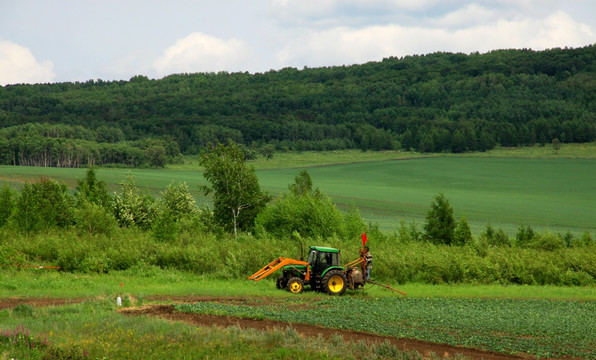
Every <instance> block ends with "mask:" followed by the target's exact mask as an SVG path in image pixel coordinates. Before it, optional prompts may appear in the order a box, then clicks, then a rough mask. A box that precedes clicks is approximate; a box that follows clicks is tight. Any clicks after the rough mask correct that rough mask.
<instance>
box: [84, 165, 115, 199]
mask: <svg viewBox="0 0 596 360" xmlns="http://www.w3.org/2000/svg"><path fill="white" fill-rule="evenodd" d="M76 199H77V204H78V205H81V204H82V203H84V202H89V203H92V204H96V205H100V206H102V207H105V208H107V207H109V206H110V202H111V200H112V199H111V198H110V195H109V194H108V190H107V189H106V183H105V181H102V180H97V176H96V175H95V169H94V168H89V170H87V175H86V176H85V178H84V179H81V180H77V192H76Z"/></svg>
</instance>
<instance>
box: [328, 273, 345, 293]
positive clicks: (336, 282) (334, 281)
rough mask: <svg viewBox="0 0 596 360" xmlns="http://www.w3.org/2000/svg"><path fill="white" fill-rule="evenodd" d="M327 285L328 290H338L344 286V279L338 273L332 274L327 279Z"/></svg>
mask: <svg viewBox="0 0 596 360" xmlns="http://www.w3.org/2000/svg"><path fill="white" fill-rule="evenodd" d="M328 287H329V290H331V291H332V292H334V293H336V292H340V291H341V289H343V288H344V279H343V278H342V277H341V276H339V275H333V276H332V277H331V278H330V279H329V285H328Z"/></svg>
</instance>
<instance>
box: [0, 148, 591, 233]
mask: <svg viewBox="0 0 596 360" xmlns="http://www.w3.org/2000/svg"><path fill="white" fill-rule="evenodd" d="M566 149H568V150H566ZM595 149H596V146H593V145H584V147H580V145H577V146H569V147H567V146H564V147H563V149H562V150H561V151H560V152H559V153H557V154H555V153H554V152H553V150H552V149H549V148H548V147H543V148H540V147H538V148H528V149H526V150H525V151H524V150H517V149H503V150H500V151H496V152H491V153H488V154H484V153H482V154H465V155H463V156H453V155H445V156H431V157H423V156H420V154H411V153H398V152H379V153H370V152H369V153H364V152H358V151H343V152H325V153H279V154H276V156H275V157H274V159H272V160H264V159H259V160H256V161H251V162H250V163H251V165H254V166H255V168H256V169H257V175H258V178H259V182H260V184H261V187H262V188H263V189H265V190H267V191H268V192H269V193H270V194H271V195H273V196H280V195H283V194H284V193H286V192H287V191H288V190H287V189H288V185H289V184H290V183H293V181H294V177H295V176H296V174H297V173H298V171H299V170H300V169H302V168H306V169H308V171H309V173H310V175H311V177H312V179H313V182H314V186H315V187H318V188H320V189H321V190H322V191H323V192H324V193H326V194H328V195H329V196H330V197H331V198H332V200H333V202H335V203H336V204H337V205H338V206H339V207H340V208H342V209H348V208H350V207H352V206H355V207H357V208H358V209H359V210H360V213H361V215H362V216H363V218H364V219H365V221H367V222H371V223H373V224H374V223H376V224H378V225H379V228H380V229H381V230H382V231H385V232H394V231H396V230H397V228H398V226H399V225H400V222H401V221H405V222H406V223H408V224H410V223H411V222H415V223H416V224H417V225H418V228H419V229H421V228H422V225H423V223H424V217H425V215H426V213H427V211H428V209H429V207H430V204H431V202H432V201H433V198H434V196H435V195H437V194H438V193H440V192H443V193H444V194H445V196H446V197H447V198H448V199H449V201H450V202H451V204H452V206H453V208H454V210H455V216H456V217H457V218H459V217H466V218H467V219H468V221H469V223H470V225H471V227H472V230H473V232H474V233H475V234H478V233H479V232H480V231H482V230H483V229H484V228H485V226H486V225H487V224H488V223H490V224H491V225H492V226H494V227H497V228H502V229H503V230H505V231H506V232H507V233H509V234H510V235H514V234H515V232H516V230H517V228H518V227H519V225H522V224H523V225H530V226H532V227H533V228H534V229H535V230H538V231H542V230H545V229H550V230H551V231H554V232H561V233H565V232H567V231H569V232H571V233H573V234H575V235H577V236H579V235H580V234H581V233H583V232H584V231H586V230H588V231H590V232H594V230H595V229H596V206H595V205H594V204H596V181H595V180H594V179H596V159H594V158H591V157H590V155H592V154H596V152H594V151H592V150H595ZM564 151H568V153H564ZM561 154H563V155H565V156H566V157H564V158H563V155H561ZM189 164H194V162H193V161H189V162H187V164H186V165H177V166H173V167H172V168H168V169H162V170H153V169H130V170H128V169H118V168H100V169H97V176H98V178H99V179H101V180H104V181H106V182H107V183H108V188H109V189H110V190H111V191H118V184H119V183H120V182H122V181H123V180H124V179H125V176H126V173H127V172H128V171H131V173H132V174H133V175H134V176H135V179H136V182H137V185H138V186H140V187H142V188H145V189H147V190H148V191H149V192H151V193H152V194H153V195H154V196H158V195H159V192H160V191H163V190H164V189H165V188H166V187H167V186H168V184H170V183H172V182H175V183H176V182H182V181H185V182H187V183H188V185H189V187H190V189H191V191H192V192H193V193H194V195H195V196H196V197H197V200H198V202H199V203H200V204H207V203H208V199H206V198H204V197H203V196H202V195H201V194H200V193H199V190H198V188H199V185H206V184H207V183H206V181H205V180H204V178H203V176H202V172H201V171H200V169H199V168H198V165H196V164H195V166H191V165H189ZM85 171H86V170H85V169H60V168H39V167H10V166H1V167H0V181H8V182H9V183H11V184H12V185H15V186H17V184H19V183H22V182H24V181H34V180H36V179H38V178H39V177H40V176H46V177H51V178H54V179H56V180H58V181H60V182H63V183H66V184H67V185H68V186H70V187H71V188H74V187H75V186H76V179H80V178H83V177H84V175H85Z"/></svg>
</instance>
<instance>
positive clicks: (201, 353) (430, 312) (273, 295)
mask: <svg viewBox="0 0 596 360" xmlns="http://www.w3.org/2000/svg"><path fill="white" fill-rule="evenodd" d="M0 277H1V278H2V281H1V282H0V298H2V299H5V298H11V297H20V298H67V299H84V300H85V301H84V302H82V303H79V304H73V305H65V306H60V307H56V306H49V307H32V306H30V305H19V306H17V307H16V308H13V309H4V310H0V354H2V358H30V359H41V358H43V357H42V356H48V358H53V359H61V358H69V359H87V358H104V357H105V358H108V359H111V358H128V359H162V358H170V359H185V358H188V356H189V354H192V356H193V358H196V357H199V358H219V359H233V358H254V359H258V358H295V357H297V356H299V357H301V358H305V359H335V358H337V359H340V358H342V359H343V358H355V359H377V358H379V359H382V358H397V359H420V358H422V357H421V356H420V355H417V354H412V353H403V352H399V351H397V349H395V348H393V347H391V346H389V345H364V344H358V343H345V342H344V341H343V340H341V339H337V341H326V340H323V339H321V338H319V339H310V340H309V341H303V339H302V338H301V337H300V336H299V335H298V334H297V333H295V332H294V331H293V330H291V329H284V328H279V329H274V330H272V331H267V332H261V331H254V330H242V329H239V328H237V327H229V328H225V329H220V328H215V327H212V328H208V327H196V326H192V325H189V324H185V323H179V322H176V323H174V322H169V321H166V320H161V319H157V318H151V317H142V318H139V317H128V316H122V315H120V314H118V313H117V312H116V309H117V308H116V301H115V299H116V297H117V296H121V297H122V298H123V299H124V305H125V306H130V305H134V306H142V305H144V304H149V303H152V302H153V301H152V300H151V299H152V296H155V295H157V296H160V297H159V298H160V299H161V300H159V302H161V303H163V302H166V301H167V300H166V299H167V297H168V296H173V297H177V296H210V297H214V298H219V297H226V298H228V297H242V298H247V297H253V298H266V299H267V301H265V302H262V303H263V304H272V303H273V304H276V306H275V307H274V308H267V309H252V308H244V307H241V308H229V306H227V305H222V304H219V305H217V306H218V308H217V309H215V310H213V309H207V310H206V311H207V312H209V311H212V312H213V311H214V312H216V313H222V311H223V312H225V313H229V314H232V312H233V311H237V312H238V311H239V314H241V315H242V314H244V315H243V316H246V314H248V313H250V314H253V316H257V317H262V318H274V319H278V320H283V321H290V322H307V323H318V324H323V325H326V326H331V327H340V328H350V329H355V330H365V331H372V332H376V333H380V334H385V335H391V336H397V337H400V336H407V337H416V338H421V339H425V340H429V341H437V342H444V343H451V344H460V345H461V344H463V345H467V346H476V347H482V348H487V349H492V350H495V351H504V352H520V351H521V352H529V353H532V354H535V355H540V356H547V357H548V356H549V354H551V355H552V354H554V355H557V354H558V353H556V352H554V350H553V349H552V346H551V345H550V344H552V342H553V340H552V339H557V340H559V342H560V343H561V344H563V345H565V347H564V348H565V349H567V350H569V349H572V351H575V352H576V353H574V354H575V355H576V356H577V352H578V351H579V352H581V351H583V350H585V351H588V350H586V349H585V346H586V343H588V344H590V341H592V343H593V341H594V340H593V336H594V333H593V332H591V333H590V332H589V331H590V326H593V322H591V320H590V315H589V314H590V312H589V313H588V316H587V317H586V316H584V315H585V314H584V312H585V311H591V312H593V311H594V309H593V307H594V304H596V291H594V288H593V287H555V286H502V285H484V286H480V285H423V284H416V283H414V284H404V285H398V284H391V285H393V286H394V287H397V288H398V289H400V290H401V291H405V292H406V293H408V297H407V298H406V299H403V297H402V296H400V295H397V294H395V293H393V292H391V291H388V290H385V289H383V288H380V287H372V288H368V289H367V290H364V291H359V292H347V293H346V295H345V296H343V297H340V298H337V297H329V296H327V295H323V294H319V293H314V292H310V291H307V292H305V293H303V294H300V295H293V294H290V293H288V292H287V291H281V290H278V289H276V288H275V284H274V281H273V280H272V279H266V280H263V281H260V282H252V281H249V280H245V279H229V280H222V279H213V278H211V277H209V276H195V275H193V274H191V273H185V272H179V271H172V270H157V269H155V268H147V269H141V268H136V269H134V270H130V271H121V272H112V273H109V274H101V275H100V274H71V273H64V272H60V271H56V270H49V269H35V268H3V269H0ZM121 284H122V287H121ZM529 299H532V300H529ZM572 299H573V301H560V300H572ZM552 300H559V301H552ZM578 300H581V301H578ZM156 301H157V300H156ZM257 303H258V302H257ZM209 304H211V303H209ZM284 304H285V305H288V306H289V305H292V306H293V309H295V307H296V306H301V304H302V305H303V306H305V307H308V308H312V309H314V310H316V311H312V312H311V311H301V312H296V311H287V310H284V309H285V307H284V306H285V305H284ZM207 306H211V305H207ZM222 306H223V307H222ZM226 306H227V307H226ZM354 309H358V311H353V310H354ZM380 309H385V310H382V311H381V312H379V310H380ZM520 309H521V310H520ZM561 309H563V310H565V311H564V312H563V313H561V311H562V310H561ZM586 309H587V310H586ZM590 309H592V310H590ZM265 310H266V311H265ZM311 313H312V314H314V315H313V317H310V318H308V319H306V320H305V319H304V317H300V316H304V315H305V314H306V315H308V314H311ZM300 314H302V315H300ZM338 314H341V315H338ZM379 314H382V316H381V315H379ZM520 314H522V315H524V316H530V315H531V316H532V319H531V320H532V321H531V322H529V323H527V322H522V323H523V324H526V326H524V327H522V326H521V325H520V324H522V323H520V322H519V321H516V316H518V317H519V316H520ZM541 314H543V315H544V316H543V315H541ZM557 314H558V315H557ZM582 314H584V315H582ZM232 315H233V314H232ZM280 316H282V317H283V319H282V318H278V317H280ZM288 316H289V317H288ZM359 316H366V318H367V319H368V320H370V319H373V320H374V321H373V323H375V324H377V325H378V326H377V325H374V326H373V325H371V323H370V321H368V322H366V321H363V320H362V319H361V318H359ZM378 316H381V318H382V320H380V318H379V319H377V317H378ZM503 316H505V317H503ZM542 317H546V318H547V319H546V320H541V321H539V322H536V319H540V318H542ZM578 318H581V319H580V320H581V322H582V324H583V325H582V327H581V328H580V327H574V326H575V325H573V324H575V322H577V321H580V320H578ZM313 319H314V320H313ZM454 319H455V320H454ZM507 319H509V320H511V322H512V324H509V323H506V325H507V326H506V327H503V326H504V325H503V322H499V321H508V320H507ZM519 319H521V320H523V319H524V317H519ZM553 319H554V320H556V321H555V322H559V323H560V324H562V325H560V326H559V328H555V329H554V330H552V329H551V330H548V331H550V332H547V333H546V334H540V335H536V336H539V337H540V341H539V342H536V341H524V340H523V339H527V338H530V339H535V337H534V336H535V335H534V333H535V332H539V331H541V330H540V329H542V328H543V327H544V326H547V325H548V324H552V321H553ZM412 321H414V322H415V323H416V324H417V325H416V326H407V324H408V323H409V322H412ZM437 321H440V322H441V324H440V325H437V323H436V322H437ZM545 321H547V323H546V324H547V325H544V324H545ZM363 324H364V328H362V327H361V325H363ZM480 325H482V327H481V328H480V327H479V326H480ZM371 326H372V327H371ZM379 326H380V327H379ZM528 326H529V328H528ZM548 326H550V325H548ZM561 326H562V327H563V328H561ZM565 326H567V327H569V326H571V327H574V328H573V332H572V334H571V335H568V334H567V333H564V334H563V335H560V332H561V331H563V330H565V329H564V327H565ZM18 329H20V331H21V332H22V333H27V334H29V335H28V336H29V338H28V340H27V342H22V343H20V345H18V346H16V345H15V344H14V340H15V338H10V339H9V340H11V341H13V342H12V343H9V344H6V343H3V340H2V336H3V335H2V334H6V333H7V332H10V333H14V332H15V331H16V330H18ZM528 329H529V330H528ZM549 329H550V328H549ZM561 329H562V330H561ZM396 331H397V332H396ZM450 334H451V335H453V334H455V335H454V337H455V338H454V337H450V336H451V335H450ZM508 334H509V335H513V337H512V338H509V337H508V336H509V335H508ZM528 334H530V335H528ZM578 337H579V338H578ZM580 338H581V339H580ZM20 339H21V341H25V340H24V338H23V337H21V338H20ZM462 339H465V341H466V342H465V343H464V342H463V341H464V340H462ZM511 339H516V340H515V341H512V340H511ZM507 341H509V343H508V342H507ZM570 341H572V342H574V343H573V344H575V345H573V344H571V345H570V344H569V342H570ZM31 343H35V344H36V345H35V346H36V347H35V349H32V348H31V347H30V344H31ZM11 344H12V345H11ZM44 344H45V345H44ZM44 346H45V347H44ZM48 354H50V355H51V356H49V355H48ZM586 354H589V353H586ZM52 356H53V357H52ZM586 357H589V356H588V355H586Z"/></svg>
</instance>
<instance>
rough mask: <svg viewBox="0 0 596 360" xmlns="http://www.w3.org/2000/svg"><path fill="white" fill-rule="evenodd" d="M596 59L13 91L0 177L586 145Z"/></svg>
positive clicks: (477, 61) (398, 66) (1, 140)
mask: <svg viewBox="0 0 596 360" xmlns="http://www.w3.org/2000/svg"><path fill="white" fill-rule="evenodd" d="M595 52H596V47H595V46H593V45H589V46H586V47H583V48H577V49H549V50H545V51H539V52H536V51H531V50H499V51H491V52H489V53H486V54H477V53H476V54H470V55H465V54H451V53H440V52H439V53H433V54H427V55H424V56H407V57H403V58H395V57H390V58H386V59H383V60H381V61H377V62H368V63H366V64H361V65H351V66H337V67H324V68H318V69H314V68H308V69H303V70H300V71H299V70H297V69H290V68H286V69H282V70H279V71H275V70H272V71H269V72H266V73H259V74H249V73H233V74H230V73H226V72H222V73H218V74H210V73H203V74H176V75H171V76H167V77H165V78H163V79H160V80H155V81H142V82H139V81H134V80H132V79H131V81H113V82H104V81H101V82H100V81H97V82H96V81H87V82H84V83H60V84H39V85H13V86H11V87H8V88H6V89H5V88H2V89H0V110H1V111H2V114H3V115H2V121H1V123H2V125H1V128H0V164H10V165H31V166H59V167H80V166H89V165H94V164H95V165H106V164H123V165H126V166H139V165H142V164H145V163H151V164H152V165H151V166H161V164H163V160H164V158H163V149H164V148H165V151H166V157H167V159H171V158H174V157H176V156H177V152H178V151H181V152H183V153H185V154H197V153H199V151H200V150H201V149H204V147H205V146H206V145H207V144H208V143H216V142H223V143H225V142H227V141H228V140H232V141H234V142H237V143H242V144H244V145H247V146H248V145H250V144H253V143H255V144H257V146H259V147H260V148H263V149H266V152H265V153H264V156H265V157H268V156H269V154H271V152H270V151H269V149H268V148H265V146H269V148H270V147H271V146H273V147H275V149H279V150H281V149H291V150H295V151H305V150H315V151H323V150H341V149H362V150H375V151H376V150H390V149H397V148H398V147H401V149H405V150H410V149H414V150H416V151H419V152H450V151H453V152H463V151H487V150H490V149H493V148H494V147H495V146H497V145H501V146H506V147H515V146H518V145H531V144H536V143H540V144H546V143H552V142H553V140H554V139H559V141H560V143H561V144H568V143H584V142H590V141H594V140H596V124H595V123H594V118H595V114H596V110H595V109H594V108H593V107H592V106H586V104H591V101H592V100H594V99H593V94H594V88H595V84H596V77H595V75H594V67H595V65H594V64H595V61H596V60H594V59H595V56H594V53H595ZM114 99H118V101H114ZM155 139H158V140H159V142H160V143H159V144H157V143H156V142H155ZM174 144H175V145H174ZM566 146H567V145H565V147H566ZM158 147H162V148H160V149H159V150H158ZM150 149H151V150H150ZM549 150H550V151H551V152H552V150H551V149H550V147H549ZM158 153H159V154H158ZM246 155H248V156H247V158H248V157H250V156H253V155H252V154H249V153H247V154H246Z"/></svg>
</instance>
